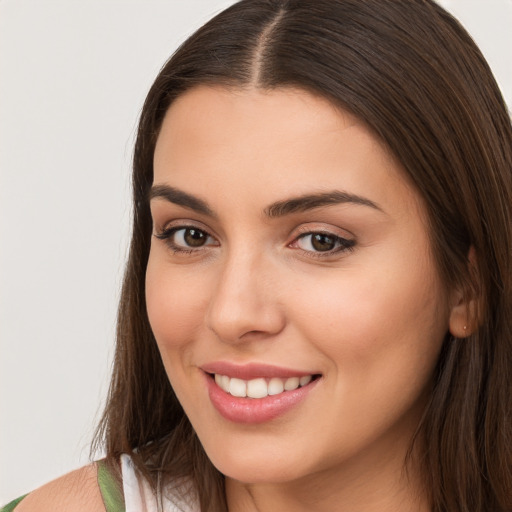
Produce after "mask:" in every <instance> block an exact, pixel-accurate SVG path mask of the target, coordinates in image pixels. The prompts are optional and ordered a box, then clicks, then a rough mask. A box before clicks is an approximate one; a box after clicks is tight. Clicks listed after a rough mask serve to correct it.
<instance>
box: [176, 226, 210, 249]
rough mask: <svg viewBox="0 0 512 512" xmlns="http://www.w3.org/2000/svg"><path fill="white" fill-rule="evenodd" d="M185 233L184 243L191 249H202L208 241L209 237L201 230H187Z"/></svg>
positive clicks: (184, 230)
mask: <svg viewBox="0 0 512 512" xmlns="http://www.w3.org/2000/svg"><path fill="white" fill-rule="evenodd" d="M181 231H183V235H182V236H183V241H184V242H185V245H188V246H189V247H202V246H203V245H204V244H205V243H206V241H207V240H208V235H207V234H206V233H205V232H204V231H201V230H199V229H195V228H186V229H183V230H181Z"/></svg>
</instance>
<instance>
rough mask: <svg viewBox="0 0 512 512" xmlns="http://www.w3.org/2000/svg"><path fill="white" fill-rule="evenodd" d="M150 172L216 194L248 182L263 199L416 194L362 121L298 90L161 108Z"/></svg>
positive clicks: (198, 97)
mask: <svg viewBox="0 0 512 512" xmlns="http://www.w3.org/2000/svg"><path fill="white" fill-rule="evenodd" d="M154 171H155V178H154V180H155V183H157V184H170V185H173V186H177V187H180V188H182V189H185V190H187V189H192V190H193V191H195V192H197V193H198V194H199V195H201V194H206V195H208V196H210V197H211V196H215V195H218V197H219V199H225V197H226V196H227V195H232V194H233V192H234V191H235V192H236V193H237V194H239V195H241V196H242V195H243V194H244V193H246V192H247V188H248V185H254V187H253V190H252V195H251V197H250V198H251V199H256V196H257V195H258V193H259V192H263V195H264V196H265V197H264V198H262V200H263V199H264V200H265V201H267V202H268V201H271V200H279V199H281V198H282V196H283V194H285V195H286V194H288V195H290V194H291V195H293V194H295V195H299V194H304V193H308V192H310V191H311V188H312V187H313V188H316V189H333V188H335V189H340V188H341V189H343V190H347V191H349V192H351V193H354V194H359V195H374V196H375V197H378V198H379V199H380V200H381V201H382V200H384V202H386V201H388V202H396V201H397V200H398V199H400V202H402V203H403V202H404V201H408V202H410V201H411V200H412V201H413V202H417V199H418V198H417V197H416V194H415V192H414V191H413V190H412V189H411V187H409V186H408V184H407V180H406V178H405V173H404V171H403V169H401V167H400V165H399V163H398V162H397V161H396V159H395V158H394V157H393V156H392V155H391V153H390V151H389V150H388V149H387V147H386V146H385V145H384V144H383V143H382V142H381V141H380V139H378V138H377V137H376V136H375V135H373V133H372V132H371V131H370V129H369V128H368V127H367V126H366V125H365V124H364V123H363V122H361V121H360V120H359V119H358V118H357V117H355V116H353V115H352V114H350V113H349V112H346V111H343V110H342V109H340V108H338V107H336V106H334V105H333V104H332V103H330V102H329V101H327V100H325V99H323V98H319V97H317V96H313V95H312V94H309V93H308V92H305V91H303V90H298V89H277V90H272V91H263V90H259V89H249V90H242V89H226V88H221V87H206V86H201V87H197V88H194V89H192V90H190V91H188V92H187V93H185V94H183V95H182V96H181V97H179V98H178V99H177V100H176V101H175V102H174V103H173V104H172V105H171V107H170V108H169V110H168V112H167V113H166V116H165V118H164V121H163V125H162V128H161V131H160V134H159V137H158V140H157V144H156V149H155V155H154ZM260 195H261V194H260ZM375 202H380V201H375ZM408 207H410V205H409V206H408Z"/></svg>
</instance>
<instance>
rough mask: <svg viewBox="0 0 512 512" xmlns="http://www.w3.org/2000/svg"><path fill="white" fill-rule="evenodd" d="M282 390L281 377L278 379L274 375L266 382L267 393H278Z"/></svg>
mask: <svg viewBox="0 0 512 512" xmlns="http://www.w3.org/2000/svg"><path fill="white" fill-rule="evenodd" d="M283 391H284V383H283V380H282V379H278V378H276V377H274V378H273V379H270V381H269V383H268V394H269V395H279V393H282V392H283Z"/></svg>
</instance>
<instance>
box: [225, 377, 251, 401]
mask: <svg viewBox="0 0 512 512" xmlns="http://www.w3.org/2000/svg"><path fill="white" fill-rule="evenodd" d="M229 392H230V394H232V395H233V396H240V397H244V396H247V382H245V380H242V379H235V378H233V379H231V380H230V381H229Z"/></svg>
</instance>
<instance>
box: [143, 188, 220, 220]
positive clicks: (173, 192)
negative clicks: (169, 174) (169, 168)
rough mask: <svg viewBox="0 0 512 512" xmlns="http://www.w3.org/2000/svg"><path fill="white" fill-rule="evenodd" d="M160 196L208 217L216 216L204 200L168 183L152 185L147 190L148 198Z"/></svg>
mask: <svg viewBox="0 0 512 512" xmlns="http://www.w3.org/2000/svg"><path fill="white" fill-rule="evenodd" d="M156 198H162V199H165V200H166V201H169V202H170V203H174V204H177V205H178V206H183V207H184V208H188V209H189V210H194V211H195V212H197V213H201V214H203V215H208V216H209V217H216V215H215V213H214V212H213V210H212V209H211V208H210V207H209V206H208V203H207V202H206V201H203V200H202V199H199V198H198V197H195V196H193V195H191V194H187V193H186V192H183V190H179V189H177V188H174V187H170V186H168V185H154V186H152V187H151V190H150V191H149V199H150V200H151V199H156Z"/></svg>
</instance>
